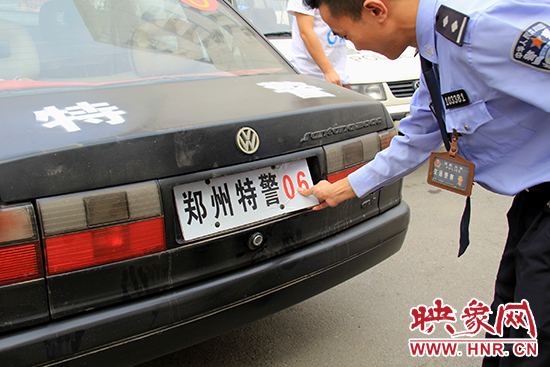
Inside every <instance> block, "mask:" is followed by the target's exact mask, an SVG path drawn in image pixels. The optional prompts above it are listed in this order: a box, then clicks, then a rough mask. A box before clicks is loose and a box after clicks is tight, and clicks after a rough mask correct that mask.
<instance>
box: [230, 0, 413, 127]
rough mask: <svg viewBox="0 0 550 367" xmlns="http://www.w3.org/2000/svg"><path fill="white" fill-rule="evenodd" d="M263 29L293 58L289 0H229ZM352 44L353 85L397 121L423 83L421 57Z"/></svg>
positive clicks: (349, 68)
mask: <svg viewBox="0 0 550 367" xmlns="http://www.w3.org/2000/svg"><path fill="white" fill-rule="evenodd" d="M227 1H228V2H230V3H231V4H232V5H233V6H234V7H235V8H237V9H238V10H239V11H240V12H241V13H242V14H243V15H244V16H245V17H246V18H248V19H249V20H250V22H251V23H252V25H253V26H255V27H256V28H258V30H259V31H260V32H261V33H263V34H264V35H265V36H266V37H267V38H268V39H269V40H270V41H271V43H272V44H273V45H274V46H275V47H276V48H277V49H278V50H279V51H280V52H281V53H282V54H283V55H284V56H285V57H286V58H287V59H289V60H290V59H292V46H291V43H292V33H291V30H292V16H291V15H290V14H288V13H287V11H286V8H287V3H288V0H227ZM346 43H347V46H348V61H347V72H348V75H349V76H350V80H351V87H352V89H353V90H355V91H356V92H359V93H363V94H366V95H369V96H371V97H373V98H375V99H377V100H379V101H381V102H382V103H384V105H385V106H386V109H387V110H388V112H389V113H390V115H391V116H392V118H393V119H394V120H395V121H399V120H401V119H402V118H403V117H405V116H407V115H408V114H409V110H410V109H409V104H410V101H411V97H412V95H413V93H414V91H415V90H416V89H418V87H419V83H420V82H419V78H420V59H419V57H418V56H415V53H416V50H415V49H414V48H412V47H409V48H408V49H407V50H406V51H405V52H404V53H403V54H402V55H401V56H400V57H399V58H398V59H397V60H390V59H388V58H387V57H385V56H383V55H381V54H379V53H376V52H372V51H357V50H356V49H355V47H354V45H353V44H352V43H351V42H349V41H346Z"/></svg>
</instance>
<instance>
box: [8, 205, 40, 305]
mask: <svg viewBox="0 0 550 367" xmlns="http://www.w3.org/2000/svg"><path fill="white" fill-rule="evenodd" d="M42 274H43V270H42V260H41V251H40V247H39V243H38V232H37V230H36V218H35V215H34V209H33V207H32V205H31V204H22V205H11V206H1V205H0V286H2V285H7V284H12V283H18V282H23V281H27V280H31V279H36V278H39V277H41V276H42ZM0 312H1V310H0Z"/></svg>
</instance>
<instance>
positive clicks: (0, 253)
mask: <svg viewBox="0 0 550 367" xmlns="http://www.w3.org/2000/svg"><path fill="white" fill-rule="evenodd" d="M39 260H40V255H39V249H38V243H28V244H23V245H16V246H8V247H3V248H0V286H2V285H6V284H11V283H17V282H23V281H26V280H31V279H36V278H39V277H40V276H41V268H40V267H39V265H38V262H39Z"/></svg>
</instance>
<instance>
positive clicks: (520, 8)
mask: <svg viewBox="0 0 550 367" xmlns="http://www.w3.org/2000/svg"><path fill="white" fill-rule="evenodd" d="M441 5H446V6H447V7H448V8H451V9H454V10H456V11H458V12H460V13H462V14H464V15H466V16H468V17H469V20H468V22H467V24H466V25H465V26H464V27H462V25H463V22H462V21H461V20H462V19H460V18H459V19H458V20H457V19H453V17H452V16H451V17H450V18H448V19H447V20H445V19H440V24H441V26H443V25H444V26H445V27H447V28H445V32H446V33H447V36H449V35H451V36H452V35H456V36H457V38H456V39H453V37H450V38H449V37H445V36H444V35H443V34H442V33H441V32H438V31H436V28H435V24H436V14H437V13H438V10H439V8H440V6H441ZM549 5H550V4H549V3H548V0H528V1H522V2H517V1H509V0H484V1H463V0H420V4H419V8H418V15H417V20H416V36H417V41H418V49H419V52H420V54H421V56H422V57H424V58H426V59H427V60H429V61H431V62H432V63H434V64H437V66H438V69H439V75H440V84H441V93H442V94H443V95H445V94H446V93H451V94H452V93H453V92H456V91H461V90H463V91H464V92H465V93H466V94H467V96H468V100H469V102H468V103H453V102H457V101H452V100H451V101H447V102H449V103H447V108H446V111H445V116H446V126H447V131H448V132H452V131H453V129H456V130H457V131H458V132H459V133H460V134H461V135H462V136H460V138H459V140H458V147H459V154H461V155H462V156H463V157H464V158H466V159H468V160H470V161H472V162H473V163H475V165H476V170H475V177H474V180H475V181H476V182H477V183H478V184H480V185H482V186H483V187H485V188H487V189H489V190H491V191H493V192H496V193H500V194H505V195H515V194H517V193H518V192H520V191H522V190H524V189H526V188H529V187H532V186H534V185H537V184H539V183H542V182H549V181H550V50H549V49H550V6H549ZM445 32H443V33H445ZM459 32H462V33H461V34H460V37H459ZM458 41H460V42H458ZM459 43H461V44H462V46H460V45H459ZM430 102H431V98H430V94H429V91H428V89H427V86H426V82H425V80H424V78H423V77H422V78H421V86H420V88H419V90H418V91H417V92H416V93H415V95H414V96H413V99H412V101H411V116H410V117H408V118H406V119H404V120H402V121H401V122H400V125H399V128H400V130H401V131H402V132H403V133H404V134H405V136H396V137H395V138H394V139H393V140H392V142H391V145H390V147H389V148H388V149H386V150H384V151H382V152H380V153H379V154H378V155H377V156H376V158H375V159H374V160H373V161H371V162H370V163H369V164H367V165H366V166H365V167H363V168H362V169H360V170H358V171H356V172H354V173H352V174H350V176H349V177H348V178H349V182H350V184H351V186H352V188H353V190H354V191H355V193H356V194H357V195H358V196H359V197H361V196H364V195H366V194H368V193H370V192H373V191H375V190H377V189H380V188H381V187H384V186H386V185H388V184H390V183H392V182H393V181H396V180H397V179H399V178H401V177H403V176H405V175H407V174H409V173H411V172H412V171H413V170H415V169H416V168H418V167H419V166H420V165H422V164H423V163H424V162H425V161H426V160H427V159H428V157H429V155H430V153H431V152H432V151H436V150H438V149H439V147H440V146H441V143H442V140H441V133H440V130H439V127H438V125H437V121H436V119H435V117H434V115H433V114H432V112H431V110H430V108H429V104H430ZM458 102H462V101H458ZM453 104H455V105H453Z"/></svg>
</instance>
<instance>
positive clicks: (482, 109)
mask: <svg viewBox="0 0 550 367" xmlns="http://www.w3.org/2000/svg"><path fill="white" fill-rule="evenodd" d="M446 120H447V126H448V129H450V130H451V132H452V129H453V128H454V129H456V130H457V132H458V133H460V134H462V136H460V137H459V139H458V148H459V154H460V155H462V156H463V157H464V158H466V159H468V160H471V161H472V162H474V163H476V164H484V165H485V164H488V163H490V162H492V161H494V160H496V159H499V158H500V157H502V156H503V155H505V154H508V153H509V152H510V151H512V150H513V149H514V148H516V147H518V146H519V145H521V144H523V143H525V141H527V140H528V139H529V138H530V137H531V136H532V135H533V134H534V133H535V132H534V131H533V130H530V129H527V128H525V127H523V126H521V125H518V124H517V123H515V122H514V121H512V120H510V119H509V118H508V117H507V116H505V115H503V114H502V113H501V112H499V111H497V110H495V109H494V108H493V109H491V108H490V107H489V106H487V105H486V104H485V102H484V101H476V102H474V103H472V104H470V105H468V106H464V107H460V108H457V109H451V110H448V111H446Z"/></svg>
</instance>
